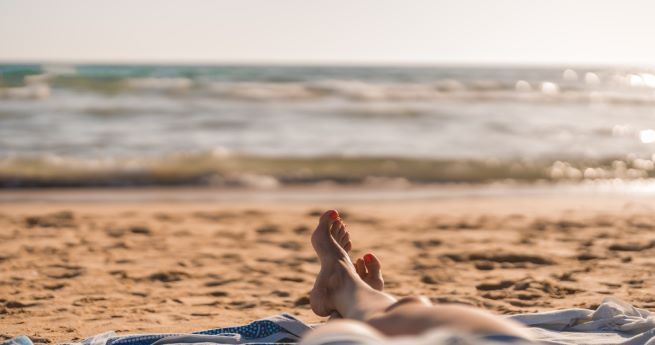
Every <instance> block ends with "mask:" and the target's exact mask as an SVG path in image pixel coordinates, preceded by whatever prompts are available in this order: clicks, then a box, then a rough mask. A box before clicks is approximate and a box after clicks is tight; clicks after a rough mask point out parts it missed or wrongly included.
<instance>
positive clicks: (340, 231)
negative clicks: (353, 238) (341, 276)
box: [331, 222, 353, 253]
mask: <svg viewBox="0 0 655 345" xmlns="http://www.w3.org/2000/svg"><path fill="white" fill-rule="evenodd" d="M331 233H332V237H333V238H334V239H335V240H336V241H337V243H338V244H339V246H341V248H343V250H345V251H346V253H350V250H351V249H352V248H353V244H352V242H350V234H349V233H348V230H346V224H344V223H343V222H342V223H341V226H339V227H333V228H332V231H331Z"/></svg>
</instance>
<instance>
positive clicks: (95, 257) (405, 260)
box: [0, 196, 655, 343]
mask: <svg viewBox="0 0 655 345" xmlns="http://www.w3.org/2000/svg"><path fill="white" fill-rule="evenodd" d="M330 207H336V208H337V209H339V210H340V211H341V213H342V215H343V217H344V219H345V221H346V223H347V224H348V226H349V229H350V232H351V237H352V241H353V245H354V249H353V252H352V254H353V256H361V255H363V254H364V253H365V252H366V251H372V252H374V253H376V254H377V255H378V256H379V257H380V258H381V260H382V262H383V265H384V272H385V280H386V284H387V285H386V290H387V291H388V292H390V293H393V294H396V295H398V296H407V295H426V296H429V297H430V298H431V299H432V300H433V301H434V302H453V303H465V304H470V305H475V306H479V307H482V308H487V309H490V310H493V311H495V312H498V313H502V314H507V313H518V312H532V311H543V310H551V309H555V308H563V307H585V308H593V307H594V306H595V305H597V304H598V303H600V301H601V300H602V298H603V297H605V296H609V295H614V296H617V297H620V298H623V299H625V300H626V301H629V302H631V303H633V304H634V305H636V306H638V307H643V308H647V309H655V290H653V285H654V283H655V281H654V279H653V274H652V272H653V269H654V268H655V258H654V255H653V254H654V253H655V213H653V208H654V207H655V203H654V202H653V200H651V199H647V198H628V197H611V196H605V197H596V196H586V197H582V196H581V197H574V196H534V197H528V196H522V197H502V198H474V197H462V198H453V199H436V200H417V201H397V202H393V201H387V202H380V201H359V202H354V201H350V202H330V203H325V202H309V201H307V202H304V201H287V202H274V201H271V202H238V203H230V202H204V203H203V202H193V201H187V202H168V203H166V202H138V203H136V202H135V203H129V202H92V203H79V202H78V203H76V202H61V203H52V202H50V203H34V202H18V203H3V204H0V338H7V337H10V336H15V335H20V334H25V335H28V336H30V337H32V338H33V339H34V340H35V341H36V342H45V343H47V342H51V343H52V342H62V341H69V340H76V339H81V338H84V337H86V336H90V335H93V334H95V333H97V332H102V331H108V330H115V331H119V332H175V331H190V330H198V329H203V328H209V327H219V326H229V325H235V324H240V323H244V322H248V321H251V320H253V319H256V318H260V317H265V316H269V315H273V314H277V313H281V312H289V313H292V314H294V315H297V316H299V317H300V318H301V319H303V320H305V321H307V322H318V321H320V320H321V318H318V317H316V316H314V315H313V314H312V312H311V310H310V309H309V305H308V303H309V302H308V298H307V296H308V292H309V290H310V289H311V287H312V284H313V280H314V276H315V274H316V273H317V272H318V268H319V266H318V262H317V259H316V257H315V256H314V253H313V251H312V249H311V246H310V244H309V235H310V233H311V231H312V230H313V228H314V227H315V224H316V221H317V216H318V215H319V214H320V213H321V211H322V210H325V209H327V208H330Z"/></svg>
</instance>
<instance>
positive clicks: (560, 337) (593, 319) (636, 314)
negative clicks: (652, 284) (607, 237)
mask: <svg viewBox="0 0 655 345" xmlns="http://www.w3.org/2000/svg"><path fill="white" fill-rule="evenodd" d="M509 318H510V319H512V320H515V321H518V322H520V323H522V324H524V325H526V326H529V327H530V328H531V329H532V330H533V333H534V334H536V336H537V337H538V338H539V339H540V340H541V341H542V342H543V343H545V344H553V345H555V344H557V345H582V344H584V345H655V321H654V320H653V316H652V314H651V312H649V311H648V310H644V309H639V308H635V307H633V306H632V305H630V304H628V303H625V302H623V301H621V300H619V299H617V298H613V297H608V298H605V299H604V300H603V302H602V303H601V304H600V305H599V306H598V308H596V310H590V309H579V308H573V309H563V310H555V311H549V312H541V313H530V314H517V315H511V316H509Z"/></svg>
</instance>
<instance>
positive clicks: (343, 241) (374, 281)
mask: <svg viewBox="0 0 655 345" xmlns="http://www.w3.org/2000/svg"><path fill="white" fill-rule="evenodd" d="M311 242H312V246H313V247H314V250H315V251H316V254H317V255H318V258H319V261H320V263H321V270H320V272H319V274H318V276H317V278H316V282H315V283H314V288H313V289H312V291H311V293H310V302H311V307H312V310H313V311H314V312H315V313H316V314H317V315H320V316H328V315H331V314H333V313H334V312H335V307H334V305H333V302H332V299H333V296H334V295H335V294H336V293H338V292H339V290H340V289H343V288H344V285H345V281H347V280H349V279H352V278H353V277H354V275H353V273H354V274H356V276H358V277H359V278H360V279H361V280H362V281H363V282H364V283H366V284H367V285H368V286H370V287H371V288H373V289H375V290H378V291H382V289H383V288H384V280H383V279H382V267H381V263H380V260H379V259H378V258H377V257H376V256H375V255H373V254H372V253H367V254H365V255H364V256H363V257H361V258H357V260H355V262H354V263H353V262H352V261H351V260H350V256H349V255H348V253H349V252H350V250H351V249H352V243H351V242H350V234H349V233H348V230H347V227H346V224H345V223H344V222H343V221H342V220H341V217H340V216H339V213H338V212H337V211H336V210H330V211H327V212H325V213H324V214H323V215H322V216H321V217H320V218H319V222H318V226H317V227H316V230H314V233H313V234H312V238H311Z"/></svg>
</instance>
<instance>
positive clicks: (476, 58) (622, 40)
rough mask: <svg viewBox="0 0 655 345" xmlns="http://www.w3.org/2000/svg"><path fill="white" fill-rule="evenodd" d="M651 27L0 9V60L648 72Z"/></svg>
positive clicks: (444, 14) (339, 4) (622, 22)
mask: <svg viewBox="0 0 655 345" xmlns="http://www.w3.org/2000/svg"><path fill="white" fill-rule="evenodd" d="M653 15H655V1H653V0H642V1H638V0H617V1H610V0H540V1H536V0H535V1H532V0H452V1H446V0H425V1H423V0H404V1H401V0H398V1H387V0H234V1H226V0H180V1H177V0H176V1H166V0H102V1H97V0H42V1H38V0H0V60H1V61H14V62H20V61H64V62H132V61H139V62H181V63H191V62H204V63H220V62H236V63H266V62H272V63H381V64H385V63H421V64H439V63H451V64H452V63H455V64H471V63H473V64H496V63H508V64H515V63H520V64H622V65H626V64H640V65H653V64H655V44H654V43H653V42H655V20H654V19H653Z"/></svg>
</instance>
